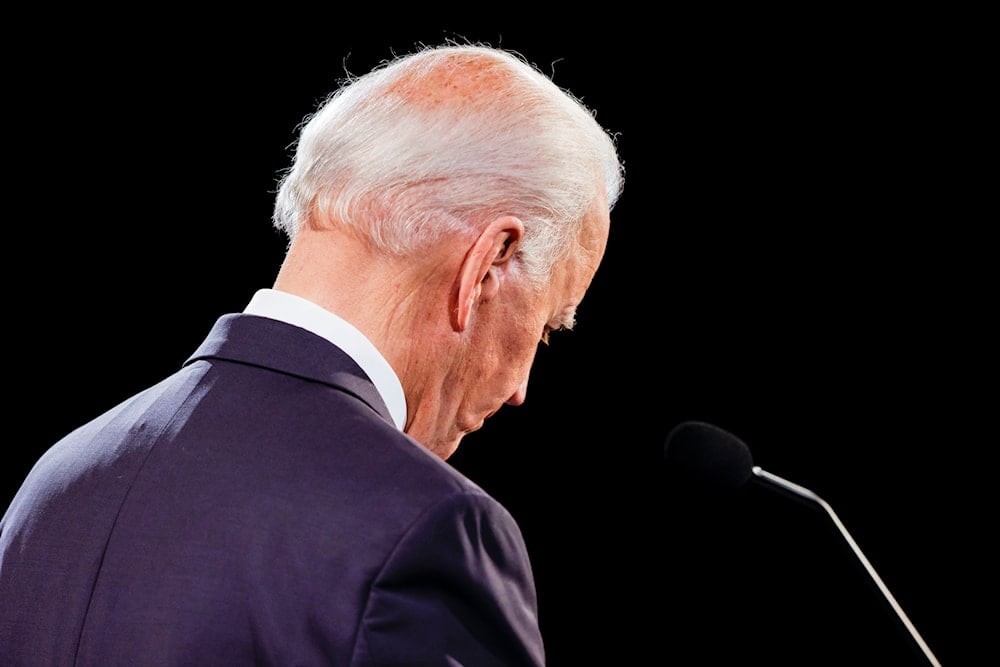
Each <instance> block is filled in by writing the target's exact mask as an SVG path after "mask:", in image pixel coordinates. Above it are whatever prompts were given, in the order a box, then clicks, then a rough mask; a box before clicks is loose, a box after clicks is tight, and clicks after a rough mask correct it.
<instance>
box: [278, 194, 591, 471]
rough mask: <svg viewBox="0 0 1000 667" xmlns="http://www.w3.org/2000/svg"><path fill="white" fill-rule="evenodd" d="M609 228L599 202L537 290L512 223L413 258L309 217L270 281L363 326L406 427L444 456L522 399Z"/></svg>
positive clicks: (568, 317)
mask: <svg viewBox="0 0 1000 667" xmlns="http://www.w3.org/2000/svg"><path fill="white" fill-rule="evenodd" d="M608 227H609V212H608V209H607V206H606V205H605V204H604V202H598V203H597V204H596V205H595V206H594V207H593V209H592V210H591V212H590V213H589V214H588V215H587V218H586V226H585V232H584V234H582V236H581V239H580V243H579V245H578V247H577V248H576V249H575V251H574V252H572V253H571V254H570V256H569V258H568V259H567V260H565V261H563V262H562V263H560V264H559V265H557V267H556V268H555V271H554V274H553V279H552V280H551V281H550V282H549V283H548V284H547V285H546V288H545V289H544V290H542V291H541V292H536V291H533V290H531V289H529V288H528V287H527V286H526V283H525V281H524V279H523V276H522V272H521V267H520V262H519V259H518V256H517V252H516V251H517V247H518V244H519V243H520V242H521V240H522V238H523V231H524V228H523V224H522V223H521V221H520V220H518V219H517V218H513V217H500V218H497V219H495V220H493V221H491V222H490V223H488V224H487V225H486V226H485V228H484V229H483V230H482V231H481V232H479V233H478V234H474V235H471V236H466V237H460V238H455V239H452V240H450V241H448V242H446V243H441V244H438V245H436V246H435V247H434V248H433V249H432V250H431V251H429V252H427V253H423V254H421V255H420V256H418V257H416V258H414V257H412V256H410V257H404V258H400V257H392V256H387V255H385V254H383V253H380V252H378V251H376V250H373V249H372V248H371V247H370V246H369V244H368V243H367V242H366V241H365V240H363V239H361V238H358V237H357V236H356V235H355V234H353V233H351V232H348V231H345V230H344V229H343V228H342V227H339V226H337V225H334V224H329V222H327V224H325V225H320V224H313V225H310V226H308V227H307V228H305V229H303V230H302V231H300V232H299V234H297V235H296V237H295V240H294V241H293V242H292V244H291V246H290V248H289V252H288V254H287V256H286V259H285V262H284V263H283V265H282V268H281V270H280V271H279V273H278V277H277V279H276V281H275V284H274V287H275V289H280V290H283V291H286V292H290V293H292V294H296V295H298V296H302V297H305V298H307V299H310V300H312V301H315V302H316V303H318V304H320V305H321V306H323V307H324V308H327V309H328V310H330V311H332V312H334V313H336V314H338V315H340V316H341V317H343V318H345V319H347V320H348V321H350V322H351V323H352V324H354V326H356V327H357V328H358V329H359V330H360V331H361V332H362V333H364V334H365V335H366V336H367V337H368V338H369V339H370V340H371V341H372V343H373V344H374V345H375V346H376V347H377V348H378V349H379V350H380V351H381V352H382V354H383V355H384V356H385V357H386V359H387V360H388V362H389V364H390V365H391V366H392V367H393V369H394V370H395V371H396V374H397V375H398V376H399V378H400V381H401V383H402V385H403V391H404V394H405V395H406V402H407V409H408V414H407V422H406V429H405V430H406V432H407V433H408V434H409V435H411V436H412V437H413V438H415V439H416V440H417V441H419V442H420V443H422V444H423V445H424V446H426V447H427V448H428V449H430V450H431V451H432V452H434V453H435V454H437V455H438V456H439V457H441V458H442V459H447V458H448V457H450V456H451V455H452V454H453V453H454V452H455V450H456V449H457V448H458V446H459V443H460V441H461V439H462V438H463V437H464V436H465V434H467V433H471V432H473V431H475V430H478V429H479V428H481V427H482V425H483V422H484V421H485V420H486V419H487V418H489V417H490V416H492V415H493V414H495V413H496V412H497V411H498V410H499V409H500V408H501V407H502V406H503V405H504V404H509V405H520V404H522V403H524V401H525V399H526V395H527V384H528V376H529V373H530V371H531V365H532V362H533V361H534V358H535V353H536V351H537V349H538V344H539V342H540V341H542V340H543V339H544V338H546V336H547V335H548V333H549V331H552V330H557V329H566V328H570V327H571V326H572V323H573V317H574V313H575V310H576V307H577V306H578V305H579V303H580V302H581V301H582V299H583V297H584V294H585V293H586V291H587V289H588V288H589V286H590V283H591V281H592V280H593V278H594V274H595V273H596V272H597V268H598V266H599V264H600V261H601V259H602V258H603V256H604V251H605V248H606V246H607V239H608ZM359 266H363V267H366V270H365V271H358V270H357V267H359Z"/></svg>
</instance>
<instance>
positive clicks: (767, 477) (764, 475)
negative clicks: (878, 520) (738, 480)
mask: <svg viewBox="0 0 1000 667" xmlns="http://www.w3.org/2000/svg"><path fill="white" fill-rule="evenodd" d="M751 472H752V473H753V474H754V476H756V477H757V478H758V479H760V480H763V481H765V482H769V483H771V484H774V485H776V486H778V487H780V488H782V489H784V490H786V491H790V492H791V493H793V494H795V495H797V496H800V497H802V498H805V499H806V500H811V501H813V502H814V503H817V504H818V505H819V506H820V507H822V508H823V509H824V510H826V513H827V514H829V515H830V518H831V519H833V523H834V525H836V526H837V529H838V530H839V531H840V534H841V535H843V536H844V539H845V540H847V544H849V545H850V547H851V550H852V551H854V555H855V556H857V557H858V560H860V561H861V564H862V565H864V567H865V569H866V570H868V574H869V575H871V578H872V579H873V580H874V581H875V584H876V585H877V586H878V589H879V590H880V591H882V595H884V596H885V599H886V600H888V601H889V605H890V606H891V607H892V609H893V611H895V612H896V615H897V616H899V620H901V621H902V622H903V625H905V626H906V629H907V630H908V631H909V633H910V636H911V637H913V640H914V641H915V642H917V645H918V646H919V647H920V650H921V651H923V653H924V655H925V656H927V660H928V661H929V662H930V663H931V665H933V666H934V667H941V663H940V662H938V659H937V658H936V657H934V654H933V653H932V652H931V649H930V647H929V646H927V642H925V641H924V638H923V637H921V636H920V633H919V632H917V628H916V627H914V625H913V623H911V622H910V619H909V618H908V617H907V616H906V614H905V613H904V612H903V608H902V607H900V606H899V603H898V602H896V598H894V597H893V596H892V593H890V592H889V588H888V587H887V586H886V585H885V584H884V583H883V582H882V578H881V577H879V576H878V573H877V572H876V571H875V568H874V567H872V565H871V563H869V562H868V559H867V558H865V555H864V554H863V553H861V549H860V547H858V545H857V543H856V542H855V541H854V538H853V537H851V534H850V533H848V532H847V528H846V527H845V526H844V524H843V523H842V522H841V521H840V518H839V517H838V516H837V513H836V512H834V511H833V507H831V506H830V504H829V503H827V502H826V501H825V500H823V499H822V498H820V497H819V496H818V495H816V494H815V493H813V492H812V491H810V490H809V489H807V488H805V487H803V486H799V485H798V484H795V483H793V482H789V481H788V480H787V479H783V478H781V477H778V476H777V475H773V474H771V473H769V472H767V471H766V470H763V469H762V468H761V467H760V466H754V467H753V468H752V469H751Z"/></svg>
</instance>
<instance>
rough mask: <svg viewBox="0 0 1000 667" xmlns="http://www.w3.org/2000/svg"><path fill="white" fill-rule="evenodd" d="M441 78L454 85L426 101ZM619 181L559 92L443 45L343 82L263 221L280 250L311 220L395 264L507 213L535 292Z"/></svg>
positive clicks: (514, 61)
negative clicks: (519, 234) (280, 236)
mask: <svg viewBox="0 0 1000 667" xmlns="http://www.w3.org/2000/svg"><path fill="white" fill-rule="evenodd" d="M463 66H464V69H463ZM455 72H458V75H457V76H456V77H455V78H454V79H452V78H449V77H451V76H452V74H453V73H455ZM470 74H474V75H475V76H470ZM480 75H481V76H480ZM446 80H447V81H449V82H450V84H449V85H451V84H453V85H454V86H458V87H459V88H458V89H455V90H454V91H445V92H444V94H441V95H438V94H437V92H436V91H435V89H434V85H436V84H440V83H441V82H442V81H446ZM483 81H486V82H487V83H486V84H483V83H482V82H483ZM623 180H624V169H623V166H622V163H621V161H620V159H619V157H618V153H617V148H616V142H615V138H614V136H613V135H611V134H610V133H608V132H607V131H606V130H605V129H604V128H603V127H602V126H601V125H599V124H598V123H597V121H596V118H595V115H594V113H593V112H591V111H590V110H589V109H587V108H586V107H585V106H584V105H583V104H582V102H580V101H579V100H578V99H577V98H576V97H574V96H573V95H572V94H571V93H569V92H568V91H566V90H564V89H562V88H560V87H559V86H557V85H556V84H555V83H554V82H553V81H552V80H551V79H550V78H549V77H547V76H546V75H544V74H543V73H541V72H540V71H539V70H538V69H537V68H536V67H534V66H532V65H531V64H529V63H528V62H527V61H526V60H525V59H524V58H523V57H522V56H520V55H519V54H517V53H515V52H511V51H506V50H501V49H495V48H492V47H488V46H482V45H473V44H466V45H457V44H447V45H442V46H434V47H423V48H422V49H420V50H418V51H416V52H414V53H411V54H409V55H407V56H403V57H398V58H395V59H394V60H392V61H386V62H384V63H383V64H382V65H381V66H379V67H378V68H376V69H374V70H372V71H371V72H369V73H367V74H365V75H363V76H360V77H354V78H350V79H348V80H347V81H346V82H345V85H344V86H342V87H341V88H339V89H338V90H336V91H335V92H334V93H332V94H331V95H330V96H329V97H328V98H327V99H326V100H325V101H324V102H323V103H322V104H321V105H320V106H319V108H318V109H317V111H316V112H315V113H314V114H312V115H311V116H310V117H308V118H306V119H305V121H304V125H303V126H302V128H301V133H300V135H299V138H298V141H297V145H296V151H295V159H294V162H293V164H292V166H291V167H290V168H289V169H288V170H287V171H286V172H285V173H284V175H283V176H282V178H281V180H280V183H279V188H278V194H277V198H276V200H275V207H274V217H273V221H274V224H275V226H276V227H277V228H278V229H280V230H282V231H283V232H284V233H285V234H286V235H287V236H288V237H289V240H291V239H292V238H294V236H295V234H296V232H297V231H298V230H299V229H300V228H301V227H302V226H303V225H307V224H310V221H312V220H314V216H319V217H318V218H316V219H320V220H324V221H325V222H326V223H327V224H339V225H345V226H348V227H351V228H353V229H355V230H356V231H357V232H358V233H360V234H362V235H363V236H365V237H366V238H368V239H369V241H370V242H371V243H372V244H374V245H375V246H376V247H378V248H380V249H382V250H384V251H386V252H391V253H395V254H401V255H404V254H408V253H415V252H419V251H420V250H421V249H422V248H426V247H427V246H428V245H429V244H434V243H437V242H439V241H440V240H441V239H443V238H445V236H446V235H452V234H456V233H458V234H466V233H474V232H476V231H478V230H479V229H480V227H481V226H482V225H485V224H486V223H487V222H488V221H489V220H491V219H494V218H495V217H497V216H501V215H511V216H515V217H517V218H519V219H520V220H521V221H522V222H523V224H524V227H525V237H524V240H523V242H522V244H521V246H520V248H519V255H520V260H521V261H522V263H523V265H524V270H525V272H526V274H527V276H528V277H529V279H530V280H531V281H533V282H534V283H535V284H541V283H543V282H544V281H546V280H547V278H548V276H549V273H550V271H551V270H552V267H553V265H554V264H555V263H556V262H558V261H559V260H560V259H561V258H563V257H564V256H566V253H568V252H570V251H571V249H572V247H573V241H574V240H575V239H577V238H578V237H579V234H580V232H581V230H582V222H583V220H584V218H585V216H586V214H587V213H588V211H590V210H591V209H592V207H593V206H595V204H597V203H598V202H600V201H601V197H602V195H603V196H604V197H605V198H606V201H607V205H608V207H609V209H610V208H612V207H613V206H614V204H615V202H616V201H617V199H618V197H619V195H620V193H621V190H622V185H623Z"/></svg>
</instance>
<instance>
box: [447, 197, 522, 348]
mask: <svg viewBox="0 0 1000 667" xmlns="http://www.w3.org/2000/svg"><path fill="white" fill-rule="evenodd" d="M523 237H524V225H523V224H522V223H521V221H520V220H519V219H517V218H515V217H513V216H504V217H502V218H497V219H495V220H493V221H492V222H491V223H490V224H489V225H488V226H487V227H486V229H484V230H483V231H482V233H481V234H480V235H479V236H478V237H477V238H476V240H475V241H474V242H473V244H472V247H470V248H469V251H468V252H467V253H466V255H465V259H464V260H463V261H462V264H461V266H460V268H459V275H458V281H457V283H456V292H457V293H456V294H455V296H454V302H453V303H454V305H453V306H452V311H451V324H452V328H453V329H454V330H455V331H464V330H465V329H466V328H467V327H468V326H469V322H470V321H471V319H472V314H473V312H474V310H475V308H476V305H477V304H479V303H485V302H487V301H489V300H490V299H493V298H495V297H496V295H497V293H498V292H499V290H500V286H501V283H502V282H503V275H504V273H505V272H506V271H507V270H509V268H510V266H511V263H512V260H513V258H514V255H515V253H516V251H517V247H518V245H519V244H520V243H521V239H522V238H523Z"/></svg>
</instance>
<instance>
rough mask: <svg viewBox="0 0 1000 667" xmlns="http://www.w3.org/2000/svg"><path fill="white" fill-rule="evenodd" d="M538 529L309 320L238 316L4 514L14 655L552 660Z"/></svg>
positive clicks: (90, 429)
mask: <svg viewBox="0 0 1000 667" xmlns="http://www.w3.org/2000/svg"><path fill="white" fill-rule="evenodd" d="M536 607H537V603H536V597H535V588H534V582H533V579H532V574H531V569H530V566H529V562H528V556H527V553H526V550H525V546H524V542H523V539H522V536H521V533H520V531H519V529H518V527H517V525H516V524H515V522H514V520H513V518H512V517H511V516H510V515H509V514H508V512H506V511H505V510H504V508H503V507H501V506H500V505H499V504H498V503H497V502H496V501H495V500H494V499H492V498H491V497H490V496H489V495H487V494H486V493H485V492H484V491H482V490H481V489H480V488H479V487H477V486H476V485H475V484H473V483H472V482H471V481H469V480H468V479H466V478H465V477H464V476H462V475H461V474H459V473H458V472H457V471H456V470H454V469H453V468H452V467H450V466H449V465H448V464H446V463H445V462H443V461H441V460H440V459H438V458H437V457H435V456H434V455H432V454H431V453H429V452H428V451H427V450H426V449H424V448H423V447H421V446H419V445H418V444H416V443H415V442H414V441H413V440H411V439H410V438H409V437H407V436H406V435H404V434H403V433H401V432H400V431H399V430H398V429H396V428H395V427H394V426H393V424H392V422H391V419H390V417H389V414H388V412H387V410H386V408H385V405H384V403H383V402H382V400H381V399H380V397H379V395H378V394H377V392H376V391H375V387H374V386H373V385H372V383H371V382H370V380H369V379H368V378H367V376H366V375H365V374H364V373H363V372H362V370H361V369H360V368H359V367H358V366H357V364H355V363H354V362H353V361H352V360H351V359H350V358H348V357H347V356H346V355H345V354H344V353H343V352H342V351H341V350H340V349H338V348H337V347H335V346H334V345H331V344H330V343H329V342H328V341H325V340H324V339H322V338H320V337H319V336H316V335H314V334H312V333H309V332H307V331H305V330H303V329H300V328H298V327H294V326H290V325H287V324H284V323H281V322H277V321H275V320H271V319H268V318H263V317H258V316H253V315H242V314H236V315H226V316H224V317H222V318H220V319H219V321H218V322H217V323H216V324H215V326H214V328H213V329H212V331H211V334H210V335H209V337H208V338H207V339H206V341H205V342H204V343H203V344H202V345H201V347H200V348H199V349H198V350H197V352H196V353H195V354H194V355H193V356H192V357H191V358H190V359H189V360H188V361H187V362H186V364H185V365H184V366H183V368H181V369H180V370H179V371H178V372H177V373H175V374H173V375H172V376H170V377H168V378H166V379H164V380H163V381H161V382H160V383H158V384H156V385H155V386H153V387H151V388H149V389H147V390H145V391H143V392H141V393H139V394H138V395H136V396H135V397H133V398H130V399H128V400H126V401H125V402H123V403H122V404H121V405H118V406H117V407H115V408H113V409H111V410H110V411H108V412H107V413H106V414H104V415H102V416H100V417H98V418H97V419H95V420H94V421H92V422H90V423H88V424H86V425H84V426H82V427H81V428H79V429H77V430H76V431H74V432H73V433H71V434H69V435H68V436H67V437H65V438H64V439H62V440H61V441H60V442H59V443H57V444H56V445H55V446H54V447H52V448H51V449H50V450H49V451H48V452H47V453H46V454H45V455H44V456H43V457H42V458H41V459H40V460H39V462H38V463H37V465H36V466H35V467H34V469H33V470H32V471H31V473H30V474H29V476H28V478H27V479H26V481H25V482H24V485H23V486H22V487H21V489H20V490H19V492H18V493H17V495H16V496H15V498H14V500H13V502H12V503H11V505H10V507H9V508H8V510H7V512H6V514H5V515H4V517H3V520H2V522H0V665H3V666H4V667H15V666H18V665H46V666H59V665H99V666H101V667H111V666H114V665H140V666H149V665H281V666H292V665H449V666H455V665H467V666H472V667H486V666H488V665H504V666H505V667H509V666H511V665H539V664H542V663H543V662H544V655H543V647H542V641H541V638H540V635H539V629H538V623H537V614H536Z"/></svg>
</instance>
